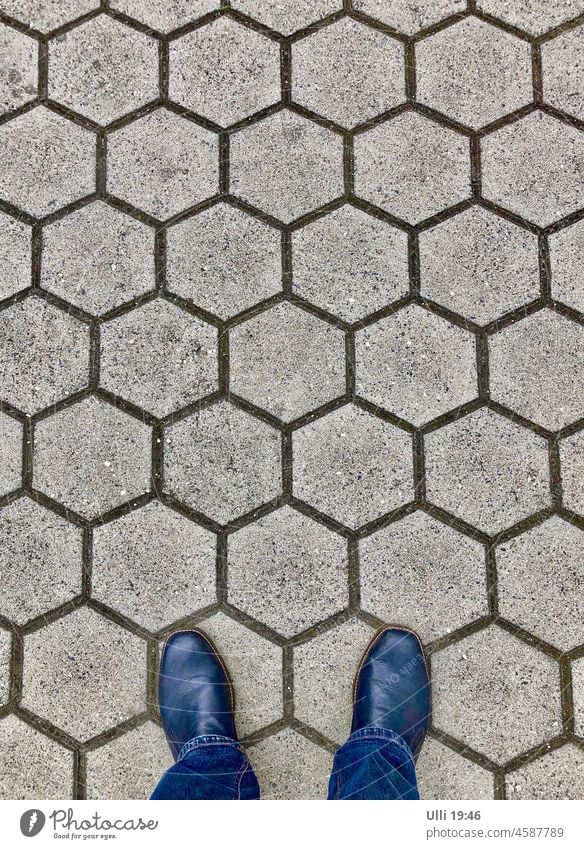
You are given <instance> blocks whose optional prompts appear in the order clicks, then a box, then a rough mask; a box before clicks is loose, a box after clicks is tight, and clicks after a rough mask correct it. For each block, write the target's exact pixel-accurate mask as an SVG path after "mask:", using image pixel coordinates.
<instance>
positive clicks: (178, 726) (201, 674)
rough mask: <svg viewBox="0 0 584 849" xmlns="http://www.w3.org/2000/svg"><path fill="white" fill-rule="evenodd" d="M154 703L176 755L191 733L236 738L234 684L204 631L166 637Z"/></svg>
mask: <svg viewBox="0 0 584 849" xmlns="http://www.w3.org/2000/svg"><path fill="white" fill-rule="evenodd" d="M158 702H159V705H160V715H161V717H162V725H163V726H164V732H165V734H166V739H167V741H168V745H169V746H170V748H171V750H172V753H173V755H174V757H175V759H176V757H177V756H178V753H179V752H180V750H181V749H182V747H183V746H184V744H185V743H186V742H188V741H189V740H192V738H193V737H202V736H204V735H207V734H219V735H220V736H222V737H229V738H230V739H232V740H237V732H236V730H235V716H234V711H235V694H234V692H233V686H232V684H231V681H230V679H229V675H228V673H227V669H226V667H225V664H224V663H223V661H222V659H221V656H220V655H219V652H218V651H217V649H216V648H215V646H214V645H213V643H212V642H211V640H210V639H209V638H208V637H207V636H205V634H203V632H202V631H198V630H196V629H192V630H190V631H176V632H175V633H174V634H171V635H170V636H169V637H168V639H167V640H166V643H165V644H164V649H163V651H162V658H161V661H160V672H159V675H158Z"/></svg>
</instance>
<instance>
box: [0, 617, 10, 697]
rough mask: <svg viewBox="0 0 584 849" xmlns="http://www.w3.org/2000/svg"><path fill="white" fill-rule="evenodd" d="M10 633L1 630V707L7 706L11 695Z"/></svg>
mask: <svg viewBox="0 0 584 849" xmlns="http://www.w3.org/2000/svg"><path fill="white" fill-rule="evenodd" d="M11 643H12V636H11V634H10V631H6V630H5V629H4V628H0V705H4V704H6V702H7V701H8V698H9V693H10V646H11Z"/></svg>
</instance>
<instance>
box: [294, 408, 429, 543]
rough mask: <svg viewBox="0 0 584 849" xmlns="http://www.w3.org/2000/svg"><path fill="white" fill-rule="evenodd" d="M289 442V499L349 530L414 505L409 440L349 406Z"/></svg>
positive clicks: (376, 419) (372, 417)
mask: <svg viewBox="0 0 584 849" xmlns="http://www.w3.org/2000/svg"><path fill="white" fill-rule="evenodd" d="M292 440H293V458H294V494H295V495H296V496H297V497H298V498H301V499H302V500H303V501H307V502H308V504H310V505H311V506H312V507H316V508H317V509H318V510H320V511H321V512H322V513H326V514H327V515H328V516H332V517H333V518H334V519H338V521H339V522H343V523H344V524H345V525H348V526H349V527H350V528H358V527H360V526H361V525H364V524H366V523H367V522H370V521H372V520H373V519H376V518H377V517H378V516H381V515H383V514H384V513H389V512H390V511H391V510H395V509H397V508H398V507H401V506H402V505H403V504H406V503H407V502H408V501H411V500H412V499H413V495H414V488H413V461H412V439H411V436H410V435H409V434H408V433H405V431H403V430H399V429H398V428H396V427H394V426H393V425H391V424H388V423H387V422H384V421H382V420H381V419H378V418H376V416H372V415H371V413H368V412H366V411H365V410H361V409H360V408H359V407H356V406H354V405H353V404H349V405H347V406H345V407H341V408H340V409H339V410H335V411H334V412H333V413H329V414H328V415H327V416H324V417H323V418H321V419H318V420H317V421H316V422H311V423H310V424H308V425H305V427H303V428H300V429H299V430H297V431H295V433H294V434H293V437H292Z"/></svg>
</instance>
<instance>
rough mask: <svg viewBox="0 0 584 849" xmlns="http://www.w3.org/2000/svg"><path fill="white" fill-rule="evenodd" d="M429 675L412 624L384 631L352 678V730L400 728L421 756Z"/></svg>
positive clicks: (427, 721)
mask: <svg viewBox="0 0 584 849" xmlns="http://www.w3.org/2000/svg"><path fill="white" fill-rule="evenodd" d="M430 709H431V699H430V676H429V674H428V667H427V665H426V659H425V656H424V649H423V648H422V643H421V642H420V639H419V637H418V636H417V634H415V633H414V632H413V631H409V630H408V629H407V628H399V627H397V626H396V627H390V628H384V629H383V630H381V631H379V632H378V633H377V634H376V635H375V636H374V638H373V639H372V640H371V642H370V643H369V646H368V647H367V649H366V651H365V653H364V655H363V657H362V658H361V663H360V664H359V666H358V668H357V674H356V675H355V682H354V684H353V724H352V726H351V733H352V732H354V731H358V730H359V729H361V728H366V727H367V726H375V727H377V728H386V729H388V730H389V731H395V732H396V733H397V734H399V735H400V737H402V738H403V739H404V740H405V741H406V743H407V744H408V746H409V747H410V749H411V751H412V754H413V756H414V759H415V758H417V756H418V754H419V752H420V749H421V747H422V743H423V742H424V737H425V736H426V731H427V730H428V725H429V724H430Z"/></svg>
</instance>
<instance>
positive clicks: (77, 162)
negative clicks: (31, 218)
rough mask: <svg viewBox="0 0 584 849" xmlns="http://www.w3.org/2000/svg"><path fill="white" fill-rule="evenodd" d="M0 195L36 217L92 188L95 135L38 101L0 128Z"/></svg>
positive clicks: (93, 183)
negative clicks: (39, 104)
mask: <svg viewBox="0 0 584 849" xmlns="http://www.w3.org/2000/svg"><path fill="white" fill-rule="evenodd" d="M0 159H1V160H2V162H3V163H4V167H3V168H2V171H1V172H0V197H2V198H3V199H5V200H7V201H9V203H13V204H15V205H16V206H18V207H20V208H21V209H24V210H25V211H26V212H29V213H30V214H31V215H35V216H38V217H42V216H43V215H48V214H49V213H51V212H54V211H55V210H56V209H59V208H60V207H63V206H66V205H67V204H68V203H71V202H72V201H74V200H77V199H78V198H80V197H84V196H85V195H89V194H91V192H93V191H94V189H95V135H94V133H92V132H91V131H90V130H88V129H86V128H85V127H80V126H79V125H77V124H73V123H72V122H71V121H67V120H66V119H65V118H63V117H62V116H61V115H57V114H56V113H55V112H51V111H50V110H48V109H46V108H45V107H44V106H38V107H37V108H35V109H31V110H30V111H29V112H25V113H24V114H22V115H18V116H17V117H16V118H14V120H13V121H9V122H7V123H5V124H3V125H2V126H1V127H0Z"/></svg>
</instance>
